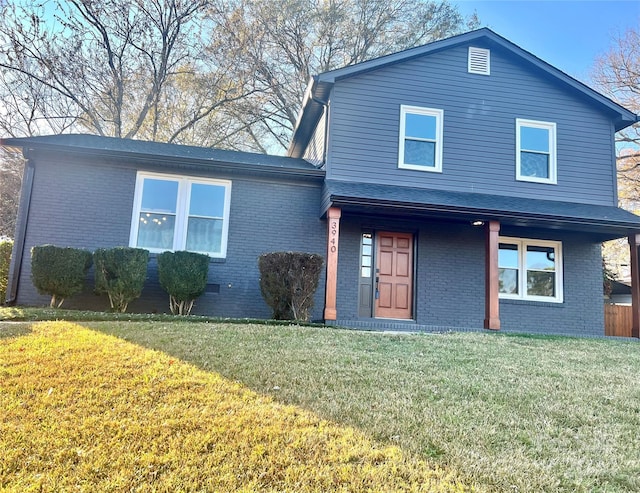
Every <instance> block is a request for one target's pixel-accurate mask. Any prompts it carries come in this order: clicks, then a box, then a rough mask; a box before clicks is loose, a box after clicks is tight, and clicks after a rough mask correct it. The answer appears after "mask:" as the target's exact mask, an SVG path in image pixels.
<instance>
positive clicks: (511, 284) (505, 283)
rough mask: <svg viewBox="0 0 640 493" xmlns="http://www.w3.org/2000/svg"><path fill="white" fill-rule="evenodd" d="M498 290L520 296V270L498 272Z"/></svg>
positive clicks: (500, 270)
mask: <svg viewBox="0 0 640 493" xmlns="http://www.w3.org/2000/svg"><path fill="white" fill-rule="evenodd" d="M498 290H499V291H500V292H501V293H506V294H518V270H517V269H499V270H498Z"/></svg>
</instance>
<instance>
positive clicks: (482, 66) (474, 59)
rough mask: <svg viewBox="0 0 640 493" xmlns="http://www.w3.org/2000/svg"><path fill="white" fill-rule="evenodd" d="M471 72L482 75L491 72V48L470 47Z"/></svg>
mask: <svg viewBox="0 0 640 493" xmlns="http://www.w3.org/2000/svg"><path fill="white" fill-rule="evenodd" d="M469 73H470V74H481V75H489V74H490V73H491V52H490V51H489V50H485V49H484V48H474V47H473V46H470V47H469Z"/></svg>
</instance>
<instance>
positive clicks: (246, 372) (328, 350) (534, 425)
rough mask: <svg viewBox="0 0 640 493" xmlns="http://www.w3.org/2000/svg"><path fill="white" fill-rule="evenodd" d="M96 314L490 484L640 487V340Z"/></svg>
mask: <svg viewBox="0 0 640 493" xmlns="http://www.w3.org/2000/svg"><path fill="white" fill-rule="evenodd" d="M91 326H92V327H94V328H96V329H99V330H101V331H104V332H105V333H109V334H113V335H117V336H118V337H121V338H124V339H126V340H129V341H132V342H135V343H137V344H141V345H143V346H145V347H150V348H156V349H159V350H162V351H165V352H167V353H169V354H171V355H173V356H175V357H177V358H180V359H181V360H183V361H188V362H190V363H193V364H195V365H197V366H199V367H200V368H203V369H205V370H208V371H215V372H219V373H220V374H221V375H223V376H224V377H226V378H228V379H231V380H235V381H239V382H242V383H243V384H245V385H247V386H248V387H250V388H252V389H253V390H255V391H256V392H258V393H260V394H265V395H272V396H274V397H275V398H276V399H277V400H279V401H280V402H283V403H288V404H294V405H298V406H302V407H304V408H306V409H308V410H310V411H312V412H314V413H315V414H317V415H318V416H321V417H323V418H326V419H330V420H333V421H336V422H339V423H343V424H345V425H348V426H353V427H356V428H358V429H360V430H362V431H364V432H365V433H367V434H368V435H369V436H370V437H371V438H372V439H373V440H376V441H380V442H382V443H388V444H396V445H398V446H400V447H401V449H402V450H404V451H406V452H409V453H411V454H413V455H414V456H415V457H418V458H421V459H425V460H426V459H429V460H433V461H435V462H436V463H437V464H439V465H441V466H442V467H445V468H448V469H451V470H455V471H457V473H458V474H459V477H460V478H461V479H462V481H463V482H464V483H466V484H472V485H475V486H476V487H477V488H478V489H479V490H489V491H532V492H533V491H585V492H586V491H639V490H640V454H638V450H640V433H639V432H638V430H640V385H638V384H637V378H638V375H639V374H640V346H639V345H638V343H636V342H633V341H631V342H629V341H613V340H597V339H596V340H587V339H572V338H553V339H544V338H527V337H504V336H500V335H492V334H447V335H416V336H411V335H406V336H397V335H395V336H391V335H383V334H375V333H360V332H352V331H343V330H334V329H326V328H324V329H318V328H299V327H268V326H247V325H216V324H187V323H182V324H181V323H172V324H161V323H160V324H158V323H153V324H151V323H149V324H147V323H136V324H133V323H92V324H91Z"/></svg>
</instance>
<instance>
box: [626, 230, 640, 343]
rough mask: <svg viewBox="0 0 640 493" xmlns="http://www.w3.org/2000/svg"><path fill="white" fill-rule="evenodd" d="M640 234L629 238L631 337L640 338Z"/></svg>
mask: <svg viewBox="0 0 640 493" xmlns="http://www.w3.org/2000/svg"><path fill="white" fill-rule="evenodd" d="M638 246H640V234H634V235H631V236H629V248H630V250H631V309H632V318H631V320H632V325H631V337H640V263H639V262H638Z"/></svg>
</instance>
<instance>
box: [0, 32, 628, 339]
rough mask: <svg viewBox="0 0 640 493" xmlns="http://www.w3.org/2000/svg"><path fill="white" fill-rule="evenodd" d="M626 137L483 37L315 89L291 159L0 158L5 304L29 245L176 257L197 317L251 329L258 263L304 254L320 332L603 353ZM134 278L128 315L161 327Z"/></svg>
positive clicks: (599, 104)
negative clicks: (499, 334)
mask: <svg viewBox="0 0 640 493" xmlns="http://www.w3.org/2000/svg"><path fill="white" fill-rule="evenodd" d="M637 120H638V117H637V116H636V115H635V114H633V113H632V112H630V111H628V110H627V109H625V108H623V107H621V106H619V105H618V104H616V103H614V102H612V101H611V100H609V99H607V98H605V97H604V96H602V95H601V94H599V93H597V92H595V91H594V90H592V89H590V88H589V87H587V86H585V85H583V84H582V83H580V82H578V81H576V80H575V79H573V78H571V77H569V76H568V75H566V74H564V73H563V72H561V71H560V70H558V69H556V68H554V67H552V66H550V65H548V64H547V63H545V62H544V61H542V60H540V59H538V58H536V57H535V56H534V55H532V54H530V53H528V52H527V51H525V50H522V49H521V48H519V47H518V46H516V45H514V44H512V43H511V42H509V41H508V40H506V39H504V38H502V37H500V36H499V35H497V34H495V33H494V32H492V31H491V30H489V29H480V30H478V31H473V32H470V33H466V34H463V35H460V36H455V37H452V38H449V39H445V40H442V41H437V42H434V43H431V44H428V45H425V46H421V47H417V48H413V49H410V50H406V51H403V52H400V53H396V54H393V55H389V56H385V57H382V58H378V59H375V60H371V61H368V62H364V63H361V64H358V65H354V66H350V67H346V68H343V69H339V70H334V71H331V72H327V73H324V74H320V75H318V76H316V77H314V78H313V80H312V81H311V82H310V84H309V87H308V90H307V93H306V96H305V100H304V102H303V108H302V112H301V114H300V117H299V119H298V124H297V127H296V129H295V132H294V136H293V139H292V142H291V145H290V148H289V156H288V157H276V156H264V155H257V154H250V153H240V152H231V151H220V150H210V149H203V148H196V147H187V146H176V145H169V144H158V143H150V142H140V141H131V140H120V139H110V138H104V137H95V136H78V135H71V136H69V135H66V136H47V137H35V138H26V139H6V140H4V141H3V142H2V143H3V144H4V145H8V146H19V147H22V149H23V153H24V155H25V157H26V158H27V167H26V173H25V179H24V185H23V196H22V204H21V212H20V217H19V221H18V227H17V232H16V243H15V250H14V258H13V261H12V271H11V274H10V277H11V279H10V286H9V290H8V292H9V295H8V296H9V298H10V301H12V302H17V303H25V304H34V303H42V302H43V301H44V298H43V297H39V296H38V295H37V293H36V292H35V290H34V288H33V287H32V286H31V283H30V282H29V276H30V265H29V261H28V258H29V250H30V248H31V247H32V246H34V245H38V244H43V243H53V244H58V245H61V246H77V247H84V248H89V249H93V248H97V247H105V246H116V245H131V246H138V247H143V248H147V249H149V250H150V251H151V252H152V253H157V252H161V251H164V250H182V249H187V250H192V251H199V252H204V253H207V254H209V255H210V257H211V269H210V284H209V286H208V289H207V293H206V294H205V295H204V296H203V297H202V298H201V299H200V300H198V303H197V310H198V312H199V313H208V314H213V315H220V316H230V317H266V316H268V314H269V311H268V309H267V307H266V305H265V304H264V302H263V301H262V298H261V296H260V290H259V285H258V278H259V274H258V270H257V263H256V259H257V256H258V255H259V254H260V253H263V252H268V251H275V250H303V251H310V252H315V253H322V254H323V255H325V257H326V262H327V272H326V277H325V278H324V279H322V281H321V285H320V289H319V290H318V293H317V296H316V309H315V312H314V315H315V318H317V319H320V318H322V319H324V320H326V321H327V322H328V323H333V324H336V325H343V326H349V327H362V328H389V329H398V330H402V329H405V330H407V329H408V330H448V329H454V330H465V329H467V330H469V329H470V330H475V329H482V328H487V329H502V330H507V331H526V332H532V333H562V334H603V333H604V329H603V317H604V315H603V303H602V259H601V251H600V244H601V242H602V241H604V240H607V239H612V238H618V237H625V236H629V237H630V238H631V240H632V254H633V252H634V251H635V257H636V259H637V251H638V250H637V241H636V239H637V238H638V237H637V236H636V234H637V233H640V217H637V216H635V215H633V214H631V213H629V212H626V211H624V210H622V209H619V208H618V207H617V191H616V168H615V149H614V133H615V132H616V131H618V130H621V129H623V128H625V127H627V126H629V125H631V124H633V123H635V122H636V121H637ZM634 262H635V269H634V270H635V272H634V279H635V281H634V282H635V286H636V291H637V286H638V272H637V270H638V267H637V261H635V260H634ZM149 278H150V279H149V283H148V287H147V288H146V290H145V293H144V295H143V298H142V299H141V300H139V301H138V302H137V304H133V305H132V308H133V309H136V308H137V309H139V310H158V311H166V307H165V306H164V305H163V303H164V300H165V296H164V295H163V294H162V292H161V291H160V290H159V288H158V286H157V279H156V278H157V276H156V272H155V266H154V263H153V261H152V263H151V265H150V272H149ZM639 301H640V296H636V299H635V302H634V305H635V306H634V312H635V313H636V330H637V324H638V323H639V321H640V317H638V315H637V313H638V305H639V304H640V303H638V302H639ZM100 302H102V303H104V302H103V301H101V300H96V299H95V298H92V297H91V295H89V294H87V295H85V296H83V297H79V298H78V299H77V300H76V301H75V303H76V304H78V305H82V306H86V305H87V304H92V305H96V304H99V303H100ZM636 335H637V332H636Z"/></svg>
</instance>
